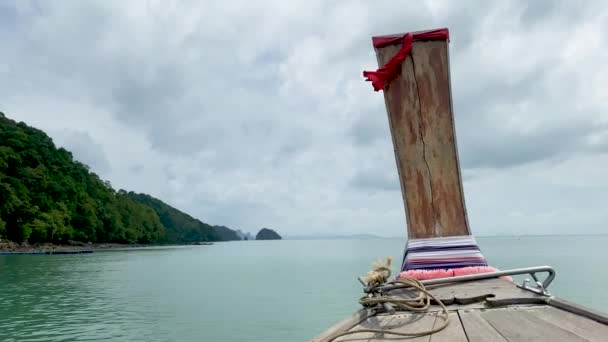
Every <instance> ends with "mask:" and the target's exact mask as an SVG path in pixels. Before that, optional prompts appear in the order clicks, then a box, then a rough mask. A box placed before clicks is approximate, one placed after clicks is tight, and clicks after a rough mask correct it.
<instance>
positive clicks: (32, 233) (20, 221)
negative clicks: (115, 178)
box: [0, 112, 239, 243]
mask: <svg viewBox="0 0 608 342" xmlns="http://www.w3.org/2000/svg"><path fill="white" fill-rule="evenodd" d="M0 238H3V239H8V240H11V241H15V242H24V241H28V242H31V243H37V242H52V243H65V242H67V241H69V240H75V241H82V242H89V241H90V242H97V243H100V242H115V243H185V242H196V241H221V240H239V237H238V235H237V234H236V232H234V231H233V230H231V229H229V228H226V227H219V226H211V225H208V224H206V223H203V222H201V221H199V220H197V219H195V218H193V217H191V216H189V215H188V214H185V213H183V212H181V211H179V210H177V209H175V208H173V207H171V206H169V205H167V204H165V203H163V202H162V201H161V200H159V199H156V198H154V197H152V196H149V195H145V194H136V193H133V192H126V191H125V190H119V191H115V190H114V189H113V188H112V186H111V184H110V183H109V182H108V181H103V180H102V179H100V178H99V176H98V175H96V174H95V173H94V172H92V171H91V170H90V169H89V167H88V166H87V165H85V164H83V163H80V162H79V161H77V160H75V159H74V158H73V156H72V154H71V153H70V152H69V151H67V150H65V149H64V148H57V147H56V146H55V144H54V143H53V141H52V139H51V138H50V137H48V136H47V135H46V134H45V133H44V132H43V131H41V130H38V129H36V128H33V127H30V126H28V125H26V124H25V123H23V122H15V121H13V120H11V119H8V118H7V117H6V116H5V115H4V113H2V112H0Z"/></svg>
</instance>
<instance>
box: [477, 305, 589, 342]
mask: <svg viewBox="0 0 608 342" xmlns="http://www.w3.org/2000/svg"><path fill="white" fill-rule="evenodd" d="M481 317H483V318H484V319H485V320H486V321H488V323H490V325H492V327H494V329H496V330H497V331H498V332H499V333H500V334H501V335H502V336H503V337H505V338H506V339H507V341H509V342H528V341H538V342H543V341H545V342H555V341H568V342H585V341H586V340H585V339H583V338H581V337H580V336H578V335H576V334H574V333H573V332H571V331H568V330H564V329H562V328H561V327H558V326H555V325H553V324H551V323H548V322H547V321H544V320H542V319H540V318H538V317H535V316H534V315H532V314H530V313H529V312H527V311H525V310H516V309H513V308H507V309H493V310H487V311H484V312H482V313H481Z"/></svg>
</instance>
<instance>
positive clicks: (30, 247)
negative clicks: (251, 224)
mask: <svg viewBox="0 0 608 342" xmlns="http://www.w3.org/2000/svg"><path fill="white" fill-rule="evenodd" d="M199 245H213V242H195V243H189V244H138V243H135V244H127V243H72V244H53V243H41V244H29V243H16V242H10V241H2V242H0V254H1V255H11V254H81V253H93V252H99V251H112V250H124V249H140V248H146V247H180V246H199Z"/></svg>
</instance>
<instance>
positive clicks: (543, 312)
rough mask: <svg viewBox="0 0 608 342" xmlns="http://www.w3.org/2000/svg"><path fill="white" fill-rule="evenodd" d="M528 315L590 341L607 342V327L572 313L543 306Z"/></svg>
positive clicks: (531, 310) (532, 310)
mask: <svg viewBox="0 0 608 342" xmlns="http://www.w3.org/2000/svg"><path fill="white" fill-rule="evenodd" d="M529 312H530V314H532V315H534V316H536V317H538V318H540V319H542V320H544V321H547V322H549V323H551V324H553V325H555V326H558V327H560V328H562V329H565V330H568V331H571V332H573V333H574V334H576V335H578V336H580V337H582V338H584V339H586V340H588V341H590V342H604V341H608V326H607V325H605V324H602V323H599V322H596V321H594V320H592V319H589V318H586V317H583V316H579V315H575V314H573V313H570V312H567V311H564V310H560V309H556V308H553V307H551V306H544V307H540V308H534V309H530V310H529Z"/></svg>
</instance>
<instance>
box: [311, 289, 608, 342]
mask: <svg viewBox="0 0 608 342" xmlns="http://www.w3.org/2000/svg"><path fill="white" fill-rule="evenodd" d="M397 291H404V290H395V291H394V292H393V293H392V294H397V293H398V292H397ZM431 292H432V293H433V294H435V295H437V296H438V297H439V298H440V299H442V300H443V301H444V302H445V303H446V304H448V305H447V307H448V310H449V325H448V326H447V328H445V329H444V330H442V331H440V332H437V333H435V334H432V335H428V336H422V337H416V338H409V339H408V338H403V337H399V336H395V335H383V334H374V333H359V334H354V335H348V336H343V337H340V338H338V339H336V340H335V341H343V342H344V341H357V342H362V341H369V342H371V341H416V342H423V341H424V342H431V341H432V342H442V341H453V342H478V341H492V342H524V341H526V342H527V341H547V342H556V341H573V342H585V341H588V342H605V341H608V325H606V324H605V323H608V318H607V317H606V316H604V315H603V314H601V313H598V312H594V311H593V310H588V309H585V308H581V307H579V306H576V305H572V304H569V303H567V302H565V301H562V300H559V299H549V298H550V297H546V296H540V295H536V294H534V293H532V292H530V291H525V290H522V289H519V288H517V287H516V286H515V285H514V284H513V283H512V282H508V281H505V280H501V279H490V280H483V281H476V282H472V283H471V282H469V283H460V284H452V285H447V286H446V285H443V286H436V287H435V288H433V289H432V290H431ZM558 307H562V308H565V309H567V310H569V311H571V312H569V311H566V310H564V309H561V308H558ZM440 311H441V309H440V307H439V306H438V305H433V306H431V309H430V311H429V312H428V313H423V314H416V313H408V312H403V311H400V312H397V313H396V314H394V315H390V314H380V315H376V316H372V317H367V315H366V312H367V311H366V310H361V311H359V312H357V313H356V314H355V315H353V317H351V318H349V319H347V320H345V321H343V322H341V323H339V324H337V325H335V326H333V327H332V328H330V329H329V330H327V331H326V332H325V333H324V334H322V335H320V336H319V337H317V338H315V339H314V340H313V341H316V342H321V341H327V340H328V338H329V337H330V336H332V335H334V334H336V333H337V332H341V331H348V330H358V329H365V328H367V329H389V330H392V331H398V332H417V331H424V330H428V329H431V328H432V327H434V326H436V325H439V324H440V323H441V322H442V318H440V317H438V314H440ZM573 312H575V313H573ZM601 322H604V323H601Z"/></svg>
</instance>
